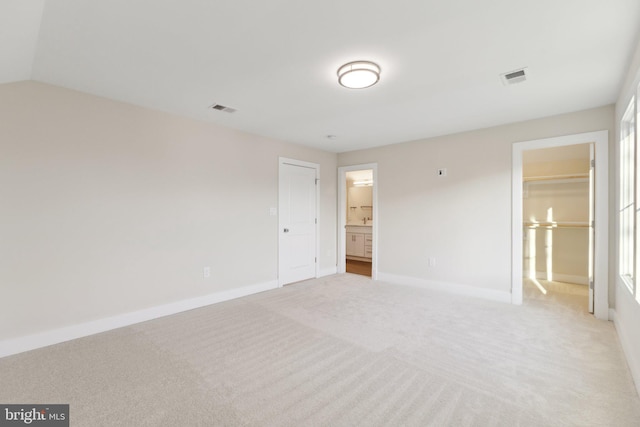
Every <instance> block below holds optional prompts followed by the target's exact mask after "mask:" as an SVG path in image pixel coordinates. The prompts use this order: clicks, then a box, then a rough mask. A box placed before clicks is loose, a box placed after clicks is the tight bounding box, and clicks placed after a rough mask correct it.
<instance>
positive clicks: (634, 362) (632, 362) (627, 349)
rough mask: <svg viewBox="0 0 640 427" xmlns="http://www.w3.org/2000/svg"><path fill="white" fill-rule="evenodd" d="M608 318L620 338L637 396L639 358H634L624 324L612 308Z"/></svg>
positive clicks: (639, 381)
mask: <svg viewBox="0 0 640 427" xmlns="http://www.w3.org/2000/svg"><path fill="white" fill-rule="evenodd" d="M609 320H613V324H614V325H615V327H616V331H617V332H618V339H620V344H621V345H622V351H623V352H624V356H625V359H626V360H627V366H629V370H630V371H631V377H632V378H633V382H634V383H635V386H636V391H637V392H638V396H640V359H638V358H634V354H633V347H632V345H631V342H630V340H629V336H628V335H627V329H626V326H624V323H623V322H619V321H618V317H617V315H616V311H615V310H614V309H612V308H610V309H609ZM634 326H635V325H634Z"/></svg>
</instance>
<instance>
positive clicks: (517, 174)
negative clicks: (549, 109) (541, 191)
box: [511, 130, 609, 320]
mask: <svg viewBox="0 0 640 427" xmlns="http://www.w3.org/2000/svg"><path fill="white" fill-rule="evenodd" d="M585 143H586V144H591V143H592V144H593V147H594V159H595V169H592V179H593V196H594V200H595V203H594V204H593V205H592V206H593V208H594V211H593V222H592V224H591V225H592V228H593V239H594V244H593V265H592V268H593V280H592V281H590V284H589V285H590V288H591V289H590V292H593V314H594V315H595V317H596V318H598V319H602V320H608V318H609V286H608V276H609V259H608V256H609V234H608V231H609V211H608V208H609V205H608V200H609V169H608V161H609V160H608V159H609V132H608V131H606V130H603V131H596V132H587V133H581V134H574V135H566V136H559V137H555V138H545V139H538V140H531V141H523V142H516V143H514V144H513V151H512V186H511V198H512V208H511V212H512V214H511V217H512V221H511V227H512V228H511V239H512V245H511V248H512V251H511V252H512V258H511V266H512V269H511V272H512V276H511V284H512V287H511V300H512V303H513V304H522V301H523V278H524V274H523V273H524V270H523V256H524V254H523V241H524V236H523V231H524V227H523V223H524V216H523V189H524V188H523V154H524V152H525V151H528V150H536V149H541V148H552V147H562V146H567V145H576V144H585Z"/></svg>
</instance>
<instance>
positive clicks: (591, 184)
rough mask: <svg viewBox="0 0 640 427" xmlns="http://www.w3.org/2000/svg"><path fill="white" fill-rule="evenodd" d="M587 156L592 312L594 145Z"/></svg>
mask: <svg viewBox="0 0 640 427" xmlns="http://www.w3.org/2000/svg"><path fill="white" fill-rule="evenodd" d="M589 157H590V160H591V167H590V168H589V272H588V274H589V313H593V288H594V283H593V281H594V275H593V264H594V259H593V258H594V250H595V239H594V235H595V222H594V219H595V218H594V217H595V172H596V163H595V147H594V145H593V144H589Z"/></svg>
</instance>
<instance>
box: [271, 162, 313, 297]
mask: <svg viewBox="0 0 640 427" xmlns="http://www.w3.org/2000/svg"><path fill="white" fill-rule="evenodd" d="M317 172H318V167H317V165H313V164H308V163H305V162H297V161H291V160H286V159H281V160H280V173H279V181H280V182H279V202H278V204H279V211H280V214H279V221H278V222H279V231H278V232H279V239H278V240H279V257H278V258H279V262H278V264H279V267H278V284H279V285H280V286H282V285H286V284H288V283H293V282H298V281H300V280H305V279H310V278H313V277H316V262H317V253H316V248H317V244H316V242H317V189H316V187H317V181H316V178H317Z"/></svg>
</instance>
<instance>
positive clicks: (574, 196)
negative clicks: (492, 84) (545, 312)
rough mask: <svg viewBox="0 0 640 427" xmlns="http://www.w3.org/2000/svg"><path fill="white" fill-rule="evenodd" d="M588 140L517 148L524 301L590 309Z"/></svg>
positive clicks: (590, 172) (590, 155) (591, 162)
mask: <svg viewBox="0 0 640 427" xmlns="http://www.w3.org/2000/svg"><path fill="white" fill-rule="evenodd" d="M593 157H594V149H593V144H592V143H585V144H576V145H565V146H561V147H550V148H540V149H534V150H526V151H524V152H523V153H522V175H523V183H522V185H523V189H522V198H523V200H522V213H523V224H522V225H523V250H522V251H523V276H524V277H523V280H524V283H523V286H524V298H525V300H527V301H552V302H554V303H555V304H560V305H563V306H566V307H567V308H572V309H575V310H578V311H585V312H586V311H589V312H590V313H593V227H592V224H593V204H594V197H593V165H594V158H593Z"/></svg>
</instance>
